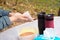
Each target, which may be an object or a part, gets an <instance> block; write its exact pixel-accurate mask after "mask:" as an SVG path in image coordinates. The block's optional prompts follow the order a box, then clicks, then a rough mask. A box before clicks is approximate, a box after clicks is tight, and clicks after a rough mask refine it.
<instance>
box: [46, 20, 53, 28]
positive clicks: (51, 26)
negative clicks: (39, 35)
mask: <svg viewBox="0 0 60 40" xmlns="http://www.w3.org/2000/svg"><path fill="white" fill-rule="evenodd" d="M45 28H54V21H53V20H46V21H45Z"/></svg>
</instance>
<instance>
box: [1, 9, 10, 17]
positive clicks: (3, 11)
mask: <svg viewBox="0 0 60 40" xmlns="http://www.w3.org/2000/svg"><path fill="white" fill-rule="evenodd" d="M9 12H10V11H8V10H3V9H0V16H8V15H9Z"/></svg>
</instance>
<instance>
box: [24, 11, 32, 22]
mask: <svg viewBox="0 0 60 40" xmlns="http://www.w3.org/2000/svg"><path fill="white" fill-rule="evenodd" d="M23 15H25V16H27V17H28V20H29V21H33V18H32V17H31V15H30V13H29V11H26V12H24V13H23Z"/></svg>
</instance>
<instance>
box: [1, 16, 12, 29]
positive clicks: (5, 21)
mask: <svg viewBox="0 0 60 40" xmlns="http://www.w3.org/2000/svg"><path fill="white" fill-rule="evenodd" d="M10 24H11V21H10V19H9V17H8V16H3V17H0V30H2V29H3V28H5V27H7V26H9V25H10Z"/></svg>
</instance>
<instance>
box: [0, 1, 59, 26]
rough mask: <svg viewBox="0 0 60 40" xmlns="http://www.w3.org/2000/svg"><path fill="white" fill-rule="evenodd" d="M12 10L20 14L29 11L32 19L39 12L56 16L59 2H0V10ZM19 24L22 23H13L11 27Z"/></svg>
mask: <svg viewBox="0 0 60 40" xmlns="http://www.w3.org/2000/svg"><path fill="white" fill-rule="evenodd" d="M12 8H15V9H16V11H18V12H20V13H24V12H25V11H29V12H30V14H31V15H32V17H34V18H37V14H38V13H39V12H41V11H45V12H46V13H47V14H49V13H53V14H55V16H58V11H59V8H60V0H0V9H4V10H12ZM21 23H24V22H20V23H17V22H15V23H13V24H12V25H11V27H13V26H16V25H18V24H21Z"/></svg>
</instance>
